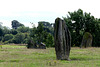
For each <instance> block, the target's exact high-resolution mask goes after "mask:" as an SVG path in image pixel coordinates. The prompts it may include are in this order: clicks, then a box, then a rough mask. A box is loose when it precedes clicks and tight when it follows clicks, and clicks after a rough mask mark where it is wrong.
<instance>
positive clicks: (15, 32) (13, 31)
mask: <svg viewBox="0 0 100 67" xmlns="http://www.w3.org/2000/svg"><path fill="white" fill-rule="evenodd" d="M10 33H11V34H13V35H16V34H17V33H18V32H17V30H16V29H11V31H10Z"/></svg>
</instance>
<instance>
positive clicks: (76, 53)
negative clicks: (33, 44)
mask: <svg viewBox="0 0 100 67" xmlns="http://www.w3.org/2000/svg"><path fill="white" fill-rule="evenodd" d="M70 59H71V61H66V60H56V54H55V49H54V48H47V49H27V48H26V47H25V46H16V45H2V47H0V67H100V48H93V47H92V48H84V49H80V48H78V47H73V48H71V53H70Z"/></svg>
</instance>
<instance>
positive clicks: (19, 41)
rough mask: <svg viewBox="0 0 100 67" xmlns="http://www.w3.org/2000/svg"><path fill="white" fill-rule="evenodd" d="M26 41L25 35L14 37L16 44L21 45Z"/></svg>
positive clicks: (19, 34) (20, 34)
mask: <svg viewBox="0 0 100 67" xmlns="http://www.w3.org/2000/svg"><path fill="white" fill-rule="evenodd" d="M24 39H25V35H24V34H23V33H18V34H16V35H15V36H14V43H16V44H21V43H23V41H24Z"/></svg>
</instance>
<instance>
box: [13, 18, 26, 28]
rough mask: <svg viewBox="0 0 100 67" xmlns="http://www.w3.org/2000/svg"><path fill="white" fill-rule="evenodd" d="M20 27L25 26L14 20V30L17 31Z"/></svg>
mask: <svg viewBox="0 0 100 67" xmlns="http://www.w3.org/2000/svg"><path fill="white" fill-rule="evenodd" d="M20 26H24V25H23V24H21V23H20V22H18V21H17V20H13V21H12V28H13V29H17V28H18V27H20Z"/></svg>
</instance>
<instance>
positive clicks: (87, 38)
mask: <svg viewBox="0 0 100 67" xmlns="http://www.w3.org/2000/svg"><path fill="white" fill-rule="evenodd" d="M91 45H92V35H91V33H89V32H86V33H85V34H84V36H83V39H82V43H81V46H80V48H82V47H85V48H86V47H91Z"/></svg>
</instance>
